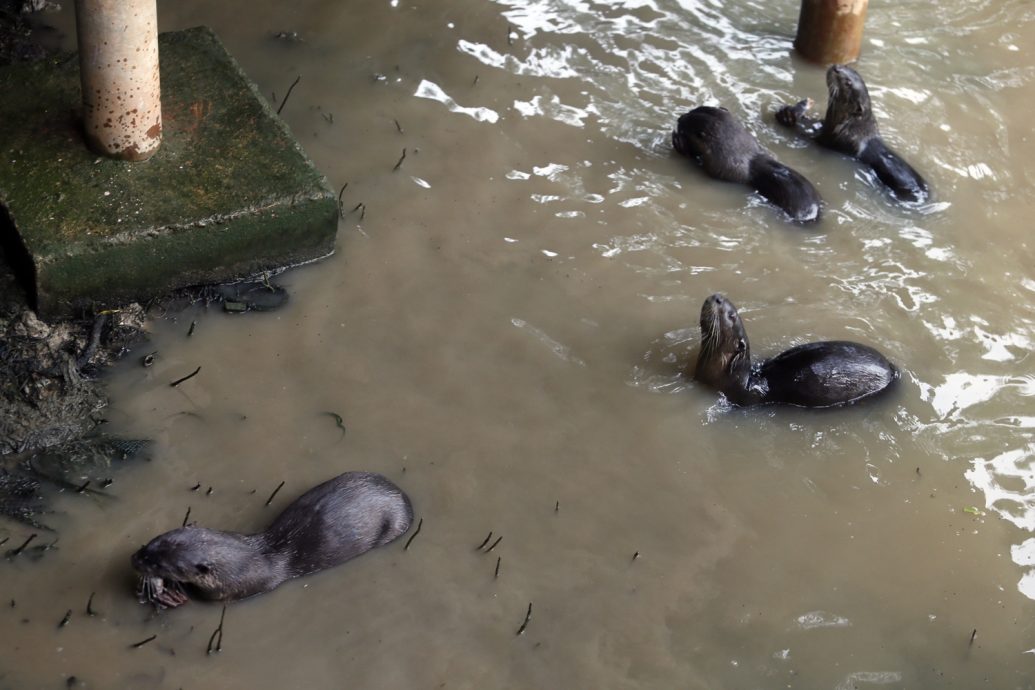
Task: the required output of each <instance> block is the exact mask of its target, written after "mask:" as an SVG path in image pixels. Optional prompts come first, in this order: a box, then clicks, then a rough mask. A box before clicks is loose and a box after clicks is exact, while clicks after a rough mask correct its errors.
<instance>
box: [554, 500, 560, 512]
mask: <svg viewBox="0 0 1035 690" xmlns="http://www.w3.org/2000/svg"><path fill="white" fill-rule="evenodd" d="M560 509H561V502H560V501H557V502H556V503H554V504H553V512H555V513H556V512H558V511H560Z"/></svg>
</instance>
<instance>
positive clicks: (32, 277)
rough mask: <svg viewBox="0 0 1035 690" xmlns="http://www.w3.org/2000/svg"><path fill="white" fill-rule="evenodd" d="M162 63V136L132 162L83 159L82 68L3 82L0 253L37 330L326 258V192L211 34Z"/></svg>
mask: <svg viewBox="0 0 1035 690" xmlns="http://www.w3.org/2000/svg"><path fill="white" fill-rule="evenodd" d="M159 51H160V59H161V79H162V117H163V124H164V138H163V142H162V147H161V149H160V150H159V151H158V153H156V154H155V155H154V156H153V157H152V158H151V159H150V160H148V161H145V162H142V163H127V162H123V161H116V160H110V159H107V158H102V157H100V156H98V155H96V154H94V153H92V152H90V151H89V149H87V147H86V144H85V143H84V141H83V135H82V128H81V126H80V124H79V111H80V108H81V105H80V103H81V98H80V86H79V61H78V57H77V56H75V55H66V56H62V57H61V58H58V59H52V60H47V61H44V62H37V63H33V64H27V65H14V66H11V67H6V68H3V69H0V94H3V98H2V99H0V161H2V164H0V207H2V209H3V211H5V213H0V233H2V234H0V239H2V240H3V244H4V248H5V250H6V251H7V255H8V259H9V261H10V262H11V264H12V265H13V267H14V269H15V271H16V272H17V273H18V274H19V277H20V279H21V281H22V282H23V284H24V285H25V288H26V290H27V292H28V293H29V297H30V300H31V301H32V302H33V304H34V306H35V307H36V309H37V311H38V312H39V313H40V314H41V315H42V316H44V317H57V316H66V315H70V314H73V313H79V312H83V311H89V310H94V309H101V308H106V307H111V306H115V305H118V304H121V303H125V302H128V301H133V300H144V299H147V298H149V297H152V296H156V295H160V294H164V293H166V292H168V291H170V290H173V289H176V288H180V287H186V286H190V285H198V284H204V283H215V282H225V281H230V280H235V279H238V278H244V277H247V276H251V275H255V274H256V273H260V272H262V271H266V270H271V269H275V268H279V267H283V266H287V265H294V264H299V263H304V262H306V261H311V260H313V259H317V258H320V257H323V256H326V255H328V254H330V253H331V252H332V251H333V249H334V236H335V232H336V230H337V217H338V208H337V203H336V200H335V198H334V193H333V192H332V191H331V189H330V188H329V187H328V186H327V181H326V180H325V179H324V178H323V176H322V175H321V174H320V173H319V172H318V171H317V170H316V169H315V168H314V167H313V164H312V162H311V161H310V160H309V159H308V158H307V157H306V155H305V153H304V152H303V151H302V149H301V148H300V147H299V145H298V144H297V142H296V141H295V140H294V138H293V137H292V136H291V134H290V132H288V130H287V128H286V127H285V126H284V123H283V122H282V121H281V120H280V118H279V117H278V116H277V115H276V114H275V113H274V112H273V111H272V110H271V109H270V106H269V104H268V103H267V102H266V100H265V99H263V97H262V96H261V95H260V94H259V92H258V90H257V89H256V87H255V86H254V84H252V83H251V81H249V80H248V78H247V77H246V76H245V75H244V73H243V72H242V71H241V68H240V67H239V66H238V65H237V63H236V62H235V61H234V59H233V58H232V57H230V55H229V54H228V53H227V52H226V50H225V49H224V48H223V46H222V44H221V43H220V42H219V39H217V38H216V36H215V34H213V33H212V31H211V30H209V29H206V28H197V29H189V30H187V31H178V32H173V33H166V34H162V35H161V36H160V37H159Z"/></svg>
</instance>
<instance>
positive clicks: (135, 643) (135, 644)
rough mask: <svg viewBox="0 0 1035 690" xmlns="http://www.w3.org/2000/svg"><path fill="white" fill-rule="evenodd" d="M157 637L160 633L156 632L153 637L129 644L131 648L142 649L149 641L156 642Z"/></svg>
mask: <svg viewBox="0 0 1035 690" xmlns="http://www.w3.org/2000/svg"><path fill="white" fill-rule="evenodd" d="M157 637H158V635H157V634H155V635H152V636H151V637H148V638H147V639H145V640H141V641H140V642H134V643H133V644H131V645H130V646H129V648H130V649H140V648H141V647H143V646H144V645H145V644H147V643H148V642H154V641H155V639H156V638H157Z"/></svg>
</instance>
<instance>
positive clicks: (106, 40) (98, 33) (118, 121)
mask: <svg viewBox="0 0 1035 690" xmlns="http://www.w3.org/2000/svg"><path fill="white" fill-rule="evenodd" d="M75 14H76V33H77V34H78V36H79V71H80V78H81V81H82V87H83V130H84V133H85V135H86V141H87V143H88V144H89V145H90V148H91V149H93V150H94V151H96V152H97V153H101V154H103V155H105V156H109V157H111V158H119V159H121V160H127V161H142V160H146V159H148V158H150V157H151V156H152V155H153V154H154V153H155V151H157V150H158V147H159V145H161V143H162V99H161V84H160V82H159V76H158V10H157V7H156V0H76V3H75Z"/></svg>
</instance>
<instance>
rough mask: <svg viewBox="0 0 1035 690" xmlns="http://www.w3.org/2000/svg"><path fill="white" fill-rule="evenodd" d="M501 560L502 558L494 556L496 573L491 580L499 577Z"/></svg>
mask: <svg viewBox="0 0 1035 690" xmlns="http://www.w3.org/2000/svg"><path fill="white" fill-rule="evenodd" d="M502 560H503V556H496V573H495V574H494V575H493V576H492V579H493V580H495V579H496V578H497V577H499V576H500V561H502Z"/></svg>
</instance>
